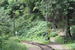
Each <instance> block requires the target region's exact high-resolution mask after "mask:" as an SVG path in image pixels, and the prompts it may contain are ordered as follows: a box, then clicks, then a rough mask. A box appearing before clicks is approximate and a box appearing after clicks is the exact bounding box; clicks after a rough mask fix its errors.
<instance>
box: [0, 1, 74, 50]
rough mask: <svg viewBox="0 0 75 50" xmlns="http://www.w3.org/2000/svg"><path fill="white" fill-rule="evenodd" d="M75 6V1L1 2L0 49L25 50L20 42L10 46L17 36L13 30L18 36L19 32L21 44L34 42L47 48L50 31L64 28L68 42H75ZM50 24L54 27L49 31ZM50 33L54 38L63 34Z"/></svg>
mask: <svg viewBox="0 0 75 50" xmlns="http://www.w3.org/2000/svg"><path fill="white" fill-rule="evenodd" d="M74 5H75V1H74V0H47V1H46V0H0V48H2V47H3V46H5V48H4V49H7V50H10V48H13V47H14V46H16V48H17V46H18V47H23V45H22V46H21V45H20V43H18V42H14V43H13V42H12V43H13V44H10V45H9V42H10V43H11V40H10V39H9V38H10V37H11V36H13V29H15V30H14V32H15V31H17V32H18V33H17V35H18V37H19V38H20V39H21V40H34V41H40V42H42V43H44V44H45V43H46V41H45V39H47V38H48V34H46V33H47V32H48V29H49V28H52V29H54V28H55V30H57V28H59V29H62V28H63V29H64V30H65V29H66V35H65V36H66V39H68V37H69V38H71V39H72V40H73V41H74V40H75V39H74V38H75V36H74V35H75V33H74V30H75V20H74V19H75V15H74V14H75V6H74ZM14 17H15V18H14ZM14 21H15V24H14ZM48 22H50V23H52V26H51V25H50V27H48V28H47V25H48ZM14 26H15V27H14ZM70 28H71V30H70ZM50 31H51V32H50V37H51V38H53V37H55V36H57V35H58V33H59V32H58V31H52V30H50ZM60 37H61V36H60ZM60 37H58V38H57V39H56V41H57V42H58V39H59V41H60V40H61V39H62V38H60ZM71 39H69V40H71ZM69 40H68V42H69ZM5 41H6V43H5ZM13 41H14V40H13ZM47 43H49V42H47ZM61 43H63V41H62V42H61ZM3 44H6V45H3ZM15 44H16V45H15ZM9 47H10V48H9ZM25 48H26V47H25ZM25 48H18V49H20V50H22V49H25ZM72 48H74V47H73V45H72ZM18 49H17V50H18ZM11 50H14V49H11Z"/></svg>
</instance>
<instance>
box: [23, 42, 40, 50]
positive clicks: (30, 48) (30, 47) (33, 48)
mask: <svg viewBox="0 0 75 50" xmlns="http://www.w3.org/2000/svg"><path fill="white" fill-rule="evenodd" d="M22 43H23V44H25V45H26V46H27V48H28V50H41V48H40V47H38V46H35V45H31V44H27V43H24V42H22Z"/></svg>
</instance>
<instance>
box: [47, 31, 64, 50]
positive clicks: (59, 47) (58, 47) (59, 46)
mask: <svg viewBox="0 0 75 50" xmlns="http://www.w3.org/2000/svg"><path fill="white" fill-rule="evenodd" d="M64 33H65V32H60V33H59V35H58V36H56V37H54V38H52V39H51V40H50V41H51V42H52V43H51V44H47V45H49V46H51V47H52V48H54V49H56V50H65V48H64V47H63V46H62V45H63V44H60V43H57V42H55V41H54V39H55V38H57V37H59V36H60V35H64Z"/></svg>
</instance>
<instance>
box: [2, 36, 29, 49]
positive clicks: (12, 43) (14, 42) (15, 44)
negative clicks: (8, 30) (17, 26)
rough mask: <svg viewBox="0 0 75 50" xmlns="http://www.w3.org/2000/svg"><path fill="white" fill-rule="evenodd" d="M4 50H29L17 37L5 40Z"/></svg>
mask: <svg viewBox="0 0 75 50" xmlns="http://www.w3.org/2000/svg"><path fill="white" fill-rule="evenodd" d="M2 50H28V49H27V47H26V46H25V45H24V44H22V43H21V42H20V40H18V38H17V37H11V38H9V39H8V40H5V41H4V43H3V47H2Z"/></svg>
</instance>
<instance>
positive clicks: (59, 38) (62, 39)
mask: <svg viewBox="0 0 75 50" xmlns="http://www.w3.org/2000/svg"><path fill="white" fill-rule="evenodd" d="M55 41H56V42H57V43H64V37H62V36H59V37H57V38H55Z"/></svg>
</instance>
